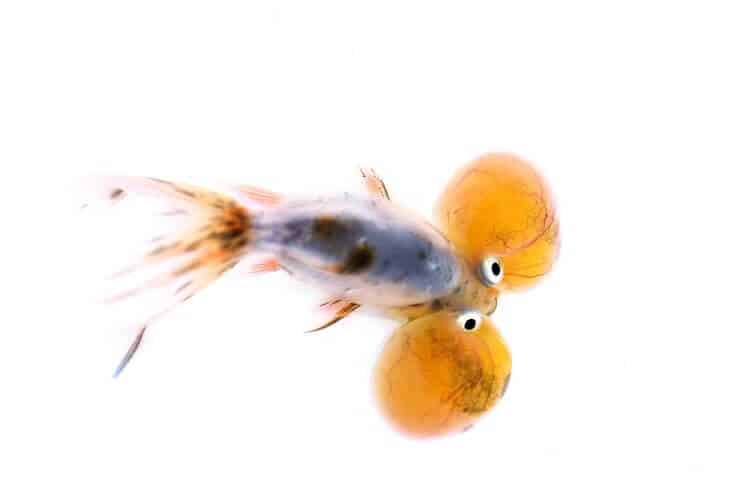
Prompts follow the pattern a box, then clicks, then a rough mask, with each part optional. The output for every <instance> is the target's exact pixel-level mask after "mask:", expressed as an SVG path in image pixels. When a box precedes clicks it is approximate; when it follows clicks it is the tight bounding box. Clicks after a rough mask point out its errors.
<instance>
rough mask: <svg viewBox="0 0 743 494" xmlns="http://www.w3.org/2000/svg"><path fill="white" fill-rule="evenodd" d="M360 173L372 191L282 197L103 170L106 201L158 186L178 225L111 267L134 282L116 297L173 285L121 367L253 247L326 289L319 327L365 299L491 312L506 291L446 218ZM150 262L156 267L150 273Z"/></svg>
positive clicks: (409, 311)
mask: <svg viewBox="0 0 743 494" xmlns="http://www.w3.org/2000/svg"><path fill="white" fill-rule="evenodd" d="M361 174H362V179H363V180H364V184H365V185H366V188H367V191H368V193H367V194H365V195H355V194H350V193H344V194H340V195H335V196H325V197H316V198H292V197H285V196H283V195H280V194H278V193H275V192H272V191H268V190H266V189H261V188H258V187H253V186H236V187H232V188H230V190H229V191H226V192H221V191H220V192H217V191H212V190H208V189H205V188H202V187H198V186H194V185H190V184H184V183H178V182H172V181H167V180H162V179H156V178H143V177H139V178H138V177H104V178H102V179H101V180H100V184H99V189H100V190H102V196H103V197H104V198H105V200H107V201H108V202H109V203H111V204H113V205H116V204H120V203H122V202H123V201H126V200H128V199H129V198H131V197H134V196H137V195H145V196H155V197H157V198H158V199H161V200H164V201H165V202H166V203H167V204H168V207H169V209H168V211H166V214H167V215H170V216H173V217H178V218H179V219H180V225H181V227H180V229H178V230H176V231H175V232H172V233H169V234H163V235H158V236H156V237H155V238H154V239H153V245H152V246H151V248H150V249H149V250H148V251H147V252H146V253H145V255H144V257H143V259H142V260H141V262H140V263H138V264H135V265H132V266H129V267H128V268H126V269H124V270H122V271H120V272H118V273H116V274H115V275H114V277H115V278H117V279H121V278H127V277H128V278H130V279H132V280H136V281H135V282H134V283H133V285H132V286H127V287H126V288H125V289H123V290H121V291H119V292H118V293H116V294H114V295H113V296H111V297H109V298H107V302H108V303H116V302H119V301H123V300H126V299H130V298H133V297H136V296H138V295H140V294H143V293H146V292H148V291H151V290H161V291H162V290H165V291H167V292H168V293H169V297H168V298H167V303H165V304H163V307H162V308H161V309H160V310H158V311H157V312H156V313H155V314H154V315H153V316H151V317H149V318H148V319H147V320H146V321H144V322H143V324H142V325H141V327H140V329H139V331H138V332H137V335H136V337H135V338H134V340H133V342H132V344H131V345H130V347H129V349H128V351H127V352H126V354H125V356H124V358H123V359H122V360H121V362H120V364H119V365H118V366H117V368H116V371H115V373H114V376H118V375H119V374H121V372H122V371H123V370H124V369H125V368H126V366H127V365H128V363H129V362H130V360H131V359H132V358H133V357H134V355H135V354H136V352H137V350H138V349H139V347H140V344H141V342H142V340H143V337H144V334H145V331H146V330H147V328H148V327H150V326H151V325H152V324H153V323H154V322H155V321H156V320H157V319H159V318H160V317H162V316H164V315H165V314H167V313H168V312H169V311H170V310H171V309H172V308H173V307H175V306H177V305H178V304H180V303H183V302H185V301H186V300H188V299H190V298H191V297H193V296H194V295H195V294H197V293H198V292H200V291H202V290H203V289H204V288H205V287H206V286H208V285H210V284H211V283H212V282H214V281H215V280H216V279H218V278H219V277H220V276H221V275H222V274H223V273H225V272H227V271H229V270H231V269H232V268H234V267H235V266H236V265H238V264H239V263H241V262H242V261H244V260H246V259H247V258H250V257H254V256H261V257H262V260H261V262H258V263H255V264H253V265H252V266H249V267H248V270H247V271H248V272H251V273H270V272H274V271H279V270H283V271H285V272H287V273H289V274H290V275H291V276H292V277H295V278H297V279H298V280H300V281H302V282H304V283H307V284H310V285H312V286H314V287H316V288H318V289H320V290H321V291H322V292H323V293H324V294H325V295H326V296H327V302H325V303H324V304H322V308H323V309H324V310H325V311H326V312H327V313H328V314H329V320H328V321H327V322H326V323H324V324H322V325H321V326H319V327H317V328H314V329H313V330H311V331H317V330H321V329H325V328H327V327H329V326H331V325H333V324H335V323H337V322H338V321H340V320H342V319H344V318H345V317H347V316H349V315H350V314H352V313H353V312H355V311H356V310H357V309H359V308H360V307H362V306H367V307H371V308H375V309H377V310H380V311H381V312H382V313H384V314H386V315H388V316H390V317H392V318H397V319H400V320H402V321H409V320H412V319H415V318H417V317H420V316H422V315H424V314H428V313H430V312H434V311H439V310H444V309H446V310H475V311H479V312H481V313H483V314H490V313H492V312H493V311H494V310H495V307H496V305H497V299H495V298H494V297H493V296H492V293H491V291H490V290H489V287H488V285H487V284H486V283H483V279H482V277H481V273H479V272H478V271H477V270H472V269H471V268H470V266H469V265H468V264H467V263H466V262H464V261H463V259H462V257H461V256H460V254H459V252H458V251H457V250H456V249H455V246H454V245H453V244H452V243H451V242H450V241H449V240H448V238H447V237H446V236H445V235H444V234H442V233H441V232H440V231H439V229H438V228H437V227H435V226H434V225H433V224H431V223H430V222H428V221H427V220H425V219H423V218H421V217H419V216H418V215H417V214H415V213H413V212H411V211H408V210H405V209H403V208H402V207H400V206H399V205H397V204H395V203H394V202H393V201H392V200H391V199H390V195H389V190H388V189H387V187H386V185H385V183H384V181H382V179H381V178H380V177H379V176H378V175H377V174H376V172H374V171H373V170H366V169H362V170H361ZM148 270H149V271H154V272H157V274H156V275H153V276H151V277H149V278H147V277H146V276H143V275H142V273H143V272H145V271H148ZM143 278H144V279H143ZM124 284H125V285H126V283H124Z"/></svg>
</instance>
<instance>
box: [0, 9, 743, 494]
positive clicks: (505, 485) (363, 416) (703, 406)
mask: <svg viewBox="0 0 743 494" xmlns="http://www.w3.org/2000/svg"><path fill="white" fill-rule="evenodd" d="M738 3H739V2H733V1H731V2H714V1H705V2H702V1H699V2H660V1H637V2H635V1H623V2H595V1H591V2H588V1H586V2H577V1H570V2H547V1H545V2H537V1H518V2H515V1H513V2H483V3H480V4H475V3H470V2H441V3H439V2H421V3H412V2H379V1H376V2H363V3H362V2H349V1H344V2H340V1H339V2H320V1H314V2H301V1H297V2H289V1H274V2H244V1H243V2H185V1H180V2H165V1H152V0H147V1H128V2H101V1H89V2H82V1H67V2H35V1H28V0H26V1H12V0H11V1H8V0H6V1H3V2H2V4H0V166H2V170H3V178H2V191H3V192H2V196H3V202H4V203H5V202H7V203H6V204H4V205H3V207H2V215H3V218H4V219H3V230H2V231H3V233H2V237H3V248H2V252H3V261H4V262H3V269H2V272H3V276H2V280H3V282H2V283H3V284H2V286H3V292H4V293H3V298H2V300H3V311H2V313H3V324H2V327H3V329H2V343H1V344H0V383H1V387H0V392H1V393H2V398H0V400H2V401H0V492H3V493H21V492H39V493H49V492H75V493H87V492H95V493H118V492H127V493H145V492H146V493H149V492H158V493H162V492H256V493H259V492H260V493H262V492H374V493H390V492H427V493H429V492H430V493H433V492H446V493H451V492H467V491H471V492H472V491H476V492H506V493H518V492H591V493H593V492H671V491H674V492H702V491H703V492H741V491H742V490H743V479H742V478H741V476H742V475H743V474H741V468H740V467H741V463H742V460H743V426H742V425H741V416H743V402H742V398H741V378H743V363H741V353H743V348H742V347H743V336H741V330H742V329H743V325H742V324H741V317H740V306H741V302H740V280H741V274H742V273H741V271H742V270H741V264H742V263H741V260H740V259H741V247H743V245H742V244H741V234H740V229H741V219H740V215H741V212H743V208H742V203H741V200H740V183H741V182H740V178H741V177H740V167H741V160H742V158H743V150H742V149H741V135H742V134H741V130H742V128H743V116H742V115H743V96H742V93H743V89H742V88H743V75H742V74H741V46H743V35H742V34H741V13H740V12H739V11H738V7H737V4H738ZM491 150H504V151H513V152H517V153H519V154H521V155H523V156H525V157H527V158H529V159H530V160H533V161H534V162H535V163H537V164H538V165H539V166H540V168H541V169H542V170H543V172H544V173H545V175H546V176H547V177H548V179H549V181H550V183H551V184H552V187H553V189H554V191H555V194H556V195H557V197H558V200H559V208H560V209H559V213H560V216H561V221H562V235H563V251H562V256H561V259H560V261H559V264H558V267H557V269H556V270H555V271H554V272H553V274H552V276H551V277H550V278H549V279H548V280H547V281H546V282H545V283H543V284H542V285H540V286H539V287H538V288H537V289H534V290H533V291H530V292H527V293H524V294H518V295H513V296H509V297H507V298H504V299H503V300H502V301H501V305H500V307H499V308H498V311H497V313H496V314H495V315H494V319H495V321H496V323H497V324H498V326H499V327H500V328H501V329H502V331H503V333H504V335H505V337H506V339H507V340H508V342H509V345H510V347H511V350H512V353H513V358H514V373H513V379H512V381H511V384H510V389H509V392H508V394H507V395H506V397H505V399H504V400H503V402H501V403H500V404H499V405H498V406H497V407H496V408H495V409H494V410H493V412H492V413H491V414H490V415H488V416H487V417H486V418H485V419H484V420H482V421H481V422H480V423H479V424H477V425H476V426H475V427H474V428H473V429H472V430H471V431H469V432H468V433H466V434H461V435H457V436H453V437H449V438H446V439H443V440H436V441H424V442H420V441H411V440H408V439H405V438H401V437H399V436H398V435H396V434H395V433H394V432H392V431H391V430H390V429H389V428H388V427H387V425H386V424H385V423H384V421H383V420H382V419H381V418H380V417H379V414H378V413H377V410H376V409H375V406H374V403H373V400H372V399H371V386H370V376H371V370H372V368H373V364H374V362H375V358H376V354H377V352H378V350H379V348H380V346H381V345H382V343H383V342H384V340H385V338H386V336H387V335H388V334H389V332H390V331H391V330H392V329H393V328H394V323H392V322H389V321H385V320H382V319H376V318H373V317H370V316H368V315H357V316H354V317H353V318H351V319H349V320H347V321H346V322H344V323H342V324H341V325H338V326H336V327H334V328H333V329H332V330H329V331H327V332H324V333H320V334H317V335H312V336H307V335H305V334H303V330H305V329H307V327H308V326H307V324H308V320H309V319H310V318H311V310H310V309H311V304H312V301H310V300H309V297H306V296H305V294H304V293H302V291H301V289H299V288H297V286H296V285H295V284H293V283H292V282H291V281H290V280H289V279H288V278H286V277H285V276H283V275H275V276H274V275H269V276H263V277H255V278H251V277H247V276H240V275H234V276H228V277H227V278H226V279H224V280H221V282H219V283H217V284H216V285H215V286H213V287H212V288H210V289H209V290H207V291H206V292H205V293H203V294H202V295H200V296H197V297H195V298H194V299H192V300H191V301H190V302H189V303H188V304H186V305H185V306H183V307H181V308H179V309H178V310H176V311H174V312H173V313H172V314H170V316H169V317H167V318H166V319H165V320H163V321H162V322H161V323H160V324H158V325H157V326H156V327H153V330H152V332H151V333H150V334H149V336H148V337H147V339H146V341H145V343H144V344H143V349H142V351H141V353H140V354H139V355H137V357H136V358H135V359H134V361H133V362H132V365H131V367H130V368H129V369H127V372H126V373H125V374H124V375H123V376H122V377H121V378H120V379H119V380H116V381H114V380H112V379H110V372H111V370H112V369H113V366H114V364H115V362H116V359H117V357H118V354H119V353H120V350H121V348H119V347H117V348H116V349H111V348H110V347H111V346H112V345H110V342H109V340H108V337H109V336H111V335H112V333H115V331H109V329H110V328H109V329H107V328H104V326H105V324H100V321H99V322H97V323H94V322H93V321H94V320H95V318H94V317H92V316H91V315H90V314H93V313H94V312H95V310H93V309H89V308H88V309H86V308H85V307H86V305H85V303H83V302H79V301H78V298H79V297H78V295H79V294H82V293H84V292H85V291H86V289H87V287H88V285H87V283H88V282H87V281H86V280H87V278H86V277H84V276H82V275H79V273H82V272H84V271H86V269H85V268H87V267H89V266H88V262H87V261H86V257H85V256H83V255H80V252H82V251H83V247H84V246H86V245H88V239H89V238H90V237H93V238H94V237H96V236H97V235H98V236H100V232H99V231H98V230H97V229H90V230H89V231H87V232H86V231H85V229H84V228H83V229H82V233H81V229H80V228H78V227H76V226H73V225H77V224H78V219H79V218H78V211H77V209H76V206H74V203H75V202H76V201H80V199H81V197H80V196H77V195H75V193H73V192H72V190H73V189H71V188H68V185H69V184H71V183H73V182H72V180H73V179H74V178H75V177H76V176H78V175H82V174H86V173H90V172H107V173H128V174H133V175H141V174H144V175H153V176H159V177H163V178H179V179H187V180H189V181H192V182H199V183H201V182H204V183H209V182H214V181H225V182H234V183H250V184H255V185H260V186H264V187H268V188H271V189H275V190H279V191H281V192H285V193H290V194H291V193H303V194H315V193H316V194H323V193H326V192H329V191H337V190H358V186H359V184H358V177H357V175H356V174H357V170H356V167H357V166H358V165H367V166H369V165H371V166H374V167H375V168H376V169H377V170H378V171H379V173H380V174H381V175H382V176H383V177H384V178H385V179H386V180H387V182H388V185H389V187H390V189H391V192H392V194H393V197H394V199H395V200H397V201H398V202H401V203H403V204H405V205H406V206H409V207H411V208H414V209H416V210H417V211H420V212H421V213H425V214H429V213H430V211H431V208H432V205H433V203H434V201H435V199H436V197H437V195H438V194H439V192H440V191H441V190H442V187H443V185H444V184H445V183H446V181H447V180H448V178H449V177H450V176H451V175H452V174H453V172H454V170H456V168H457V167H459V166H461V165H462V164H464V163H465V162H467V161H468V160H470V159H472V158H474V157H476V156H477V155H479V154H481V153H483V152H486V151H491ZM128 226H132V225H131V224H130V225H128ZM134 226H139V225H134ZM122 228H124V226H122ZM84 233H87V234H88V235H87V236H86V235H84Z"/></svg>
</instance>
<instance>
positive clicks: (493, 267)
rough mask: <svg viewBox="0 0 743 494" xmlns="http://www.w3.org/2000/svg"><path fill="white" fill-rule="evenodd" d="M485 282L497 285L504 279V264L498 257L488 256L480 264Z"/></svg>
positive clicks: (489, 284)
mask: <svg viewBox="0 0 743 494" xmlns="http://www.w3.org/2000/svg"><path fill="white" fill-rule="evenodd" d="M480 274H481V276H482V280H483V282H485V284H486V285H488V286H495V285H497V284H498V283H500V282H501V280H502V279H503V265H502V264H501V261H500V259H498V258H497V257H486V258H485V260H483V261H482V266H480Z"/></svg>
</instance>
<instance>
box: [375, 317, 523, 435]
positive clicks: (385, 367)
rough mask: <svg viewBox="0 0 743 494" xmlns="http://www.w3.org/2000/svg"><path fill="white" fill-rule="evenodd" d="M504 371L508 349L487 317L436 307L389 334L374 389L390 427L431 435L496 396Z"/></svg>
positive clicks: (465, 424) (467, 422)
mask: <svg viewBox="0 0 743 494" xmlns="http://www.w3.org/2000/svg"><path fill="white" fill-rule="evenodd" d="M510 375H511V355H510V352H509V350H508V347H507V346H506V344H505V342H504V341H503V339H502V338H501V336H500V334H499V333H498V331H497V329H496V328H495V326H494V325H493V324H492V322H490V320H489V319H487V318H485V317H481V316H479V315H478V314H475V313H471V314H468V313H465V314H456V313H452V312H448V311H439V312H434V313H431V314H428V315H425V316H423V317H420V318H418V319H414V320H413V321H411V322H408V323H406V324H404V325H403V326H401V327H400V328H398V329H397V330H396V331H395V332H394V333H393V335H392V337H391V338H390V339H389V340H388V342H387V344H386V345H385V347H384V349H383V351H382V354H381V355H380V358H379V361H378V363H377V367H376V370H375V387H376V394H377V399H378V402H379V405H380V408H381V410H382V412H383V414H384V415H385V416H386V417H387V419H388V420H389V421H390V423H391V424H392V425H393V426H394V427H395V428H396V429H398V430H399V431H400V432H402V433H404V434H407V435H409V436H414V437H435V436H441V435H444V434H448V433H453V432H459V431H464V430H466V429H468V428H469V427H470V426H472V425H473V424H474V423H475V422H476V421H477V420H478V418H480V417H481V416H482V415H483V414H484V413H485V412H487V411H488V410H490V409H491V408H492V407H493V405H495V403H496V402H497V401H498V400H499V399H500V398H501V396H502V395H503V393H504V392H505V390H506V386H507V384H508V380H509V378H510Z"/></svg>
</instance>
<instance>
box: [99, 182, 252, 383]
mask: <svg viewBox="0 0 743 494" xmlns="http://www.w3.org/2000/svg"><path fill="white" fill-rule="evenodd" d="M99 182H100V184H99V187H98V189H99V190H101V189H102V190H101V192H102V196H103V198H104V199H105V200H106V201H108V202H110V203H111V204H112V205H113V204H116V205H118V203H119V202H123V201H127V200H129V198H130V197H131V196H150V197H154V198H155V199H158V200H160V201H161V202H164V203H165V205H166V210H164V211H163V212H161V213H160V214H161V215H163V216H167V217H168V218H169V219H172V220H177V223H178V224H179V227H178V228H176V229H175V230H174V231H172V232H170V233H168V234H158V235H156V236H155V237H154V238H152V239H151V240H150V242H151V244H150V246H149V248H148V249H147V250H146V251H145V253H144V255H143V258H142V259H141V260H140V261H139V262H138V263H136V264H134V265H130V266H128V267H126V268H125V269H123V270H121V271H119V272H117V273H116V274H114V275H113V276H112V277H111V279H112V280H115V281H116V282H117V284H123V285H124V286H125V287H126V288H125V289H123V290H119V291H118V292H117V293H114V294H113V295H112V296H110V297H108V298H106V302H107V303H110V304H114V303H118V302H121V301H123V300H127V299H131V298H134V297H136V296H138V295H140V294H144V293H150V292H154V291H158V292H161V293H162V294H164V296H165V301H164V302H160V304H159V307H158V308H157V311H156V312H155V314H154V315H150V316H149V317H148V318H147V319H146V321H145V322H144V323H143V324H142V325H141V326H140V327H139V331H138V333H137V337H136V338H135V340H134V342H133V343H132V345H131V346H130V348H129V350H128V351H127V353H126V355H125V356H124V358H123V359H122V361H121V363H120V364H119V366H118V367H117V369H116V372H115V373H114V376H117V375H118V374H119V373H121V371H122V370H123V369H124V368H125V367H126V364H127V363H128V362H129V360H130V359H131V358H132V357H133V356H134V353H135V352H136V350H137V348H138V347H139V343H140V341H141V340H142V337H143V335H144V331H145V329H146V328H147V327H148V326H149V325H150V324H151V323H152V322H153V321H154V320H155V319H157V318H158V317H160V316H162V315H163V314H165V313H166V312H168V311H169V310H170V309H172V308H173V307H175V306H177V305H178V304H180V303H182V302H184V301H186V300H188V299H189V298H191V297H192V296H193V295H195V294H196V293H197V292H199V291H200V290H202V289H203V288H205V287H206V286H207V285H209V284H210V283H211V282H213V281H214V280H216V279H217V278H218V277H219V276H220V275H222V274H223V273H224V272H225V271H227V270H229V269H230V268H232V267H234V266H235V265H236V264H237V263H238V262H240V260H241V259H242V257H243V256H244V255H245V254H246V252H247V251H248V248H249V245H250V236H251V214H250V212H249V211H248V209H247V208H246V206H245V205H244V204H243V203H242V202H239V201H237V200H235V199H233V198H232V197H230V196H227V195H224V194H220V193H216V192H212V191H209V190H205V189H202V188H198V187H193V186H190V185H183V184H179V183H173V182H167V181H163V180H158V179H153V178H130V177H112V178H106V179H103V180H101V181H99ZM174 222H175V221H174Z"/></svg>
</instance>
